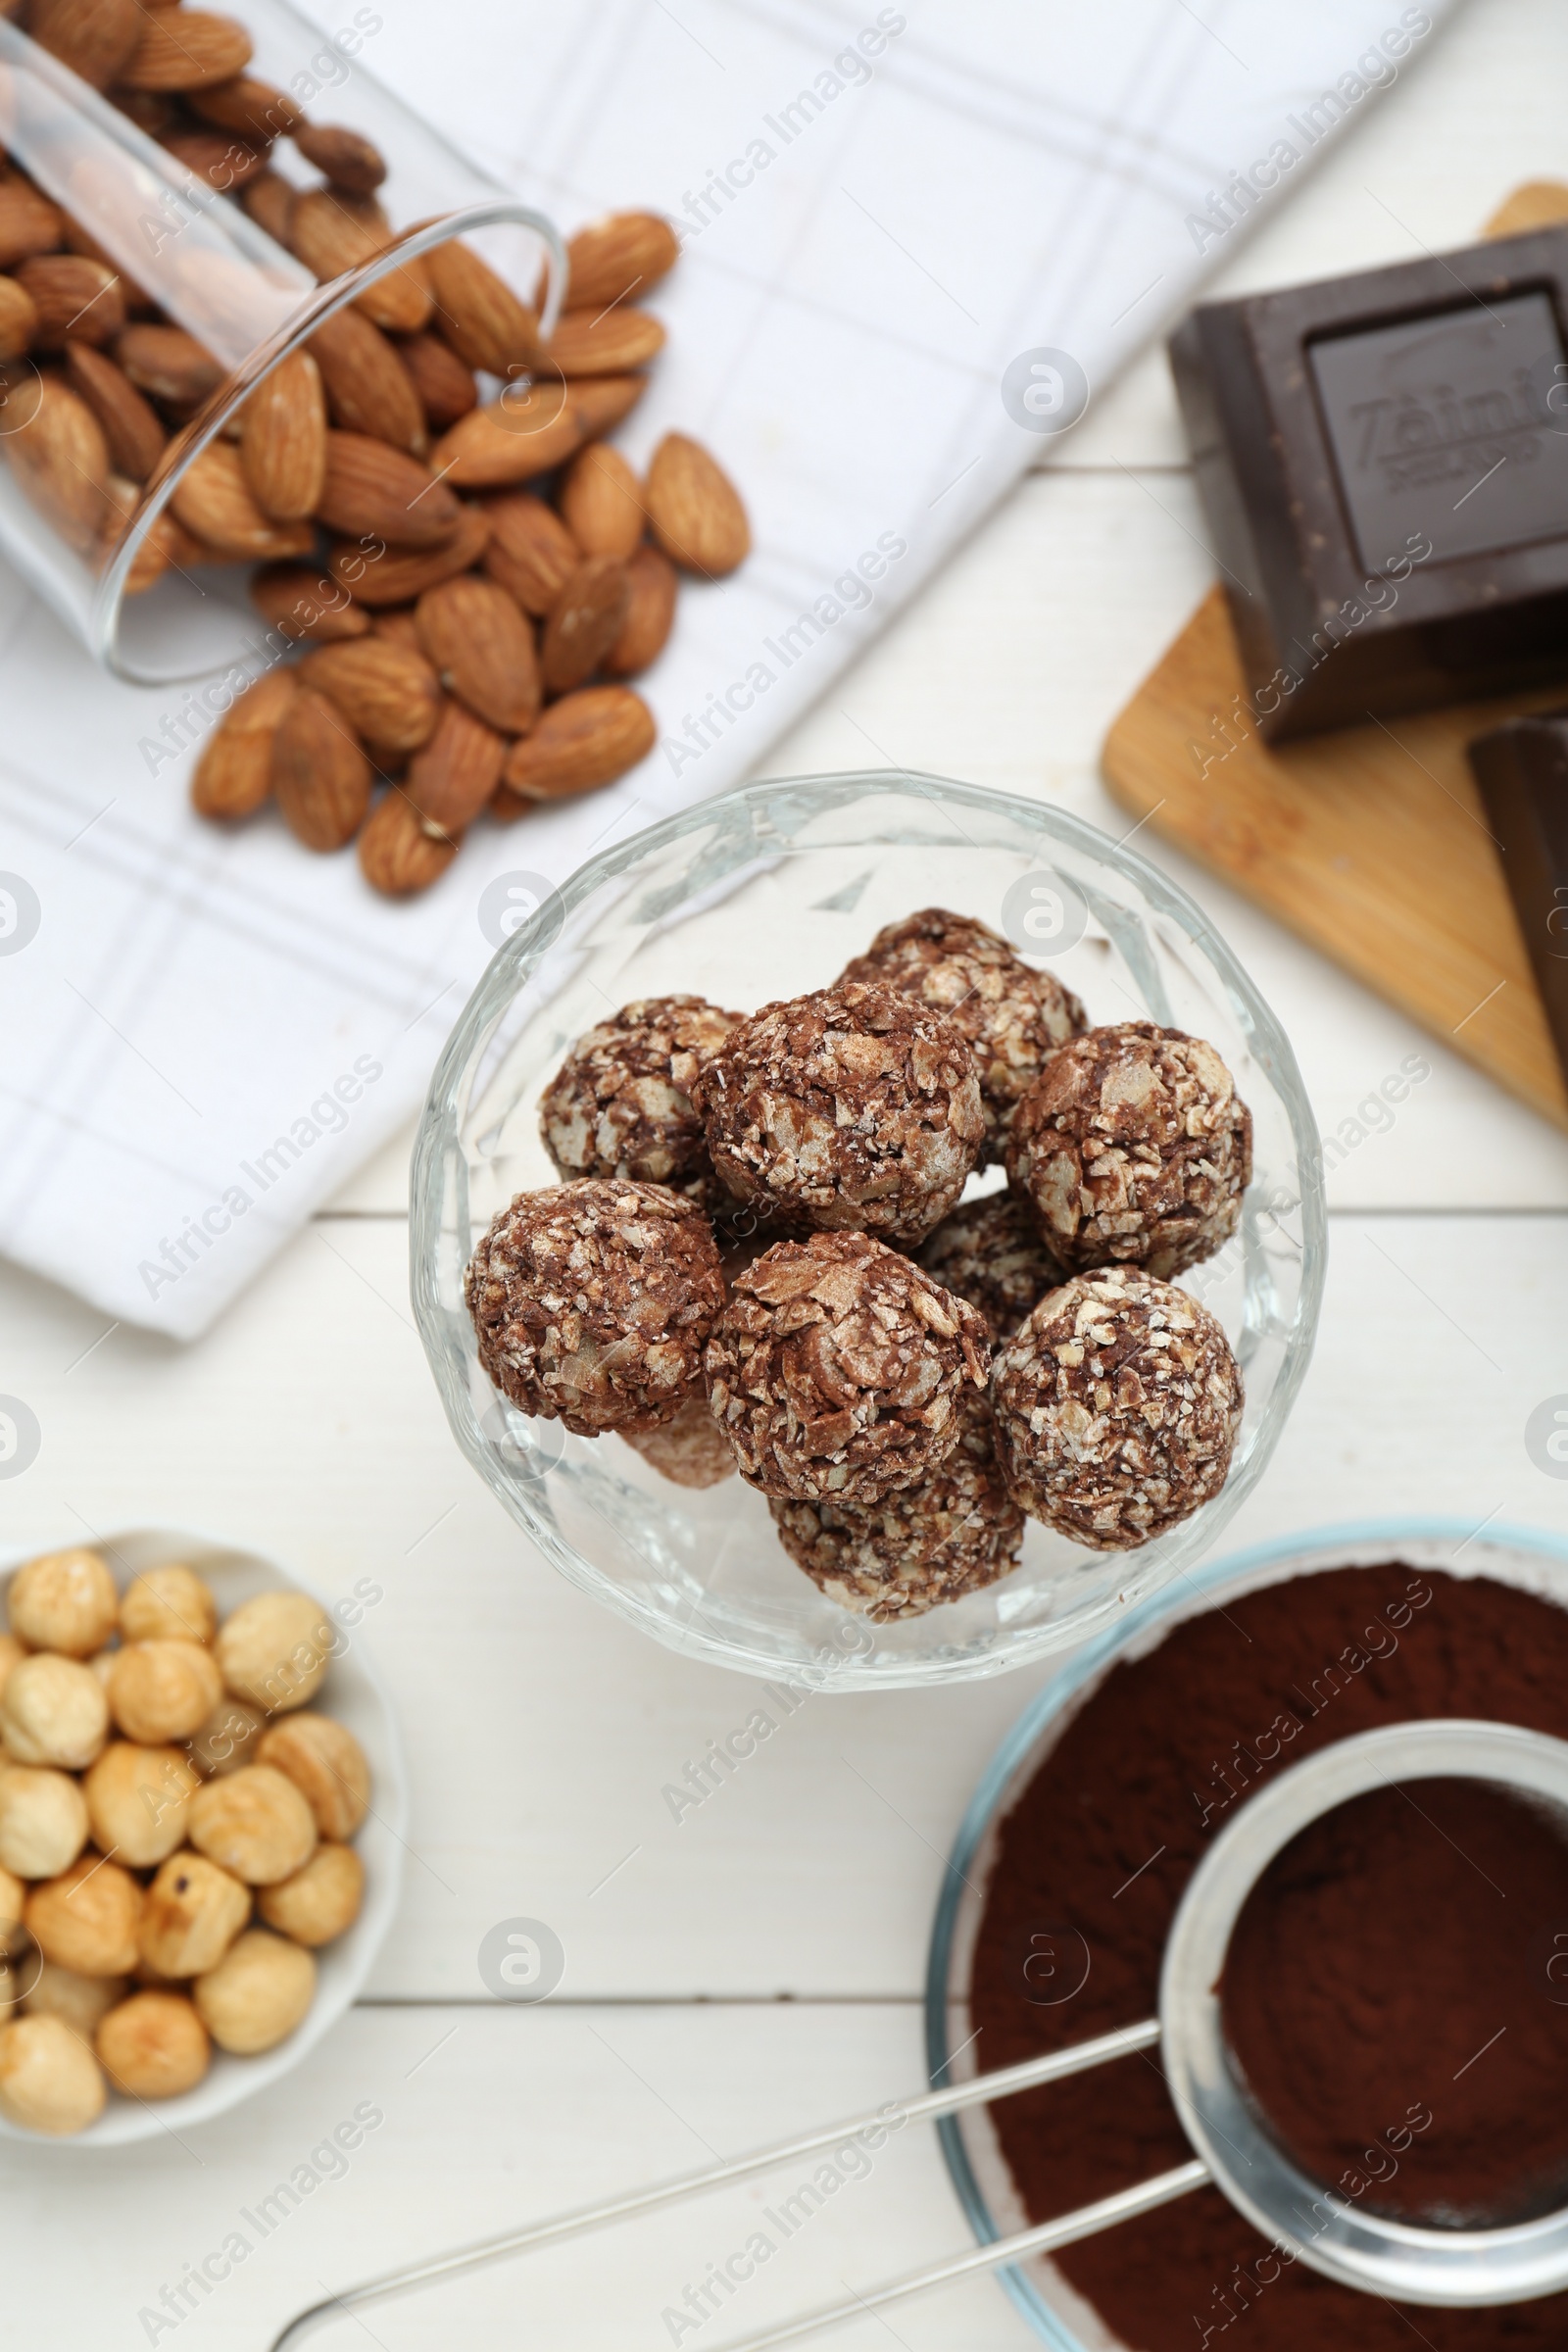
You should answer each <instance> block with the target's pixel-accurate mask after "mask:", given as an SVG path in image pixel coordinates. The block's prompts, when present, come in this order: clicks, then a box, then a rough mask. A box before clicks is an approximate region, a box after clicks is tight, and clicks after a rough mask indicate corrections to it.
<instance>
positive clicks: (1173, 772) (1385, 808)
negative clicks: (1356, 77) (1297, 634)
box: [1102, 180, 1568, 1129]
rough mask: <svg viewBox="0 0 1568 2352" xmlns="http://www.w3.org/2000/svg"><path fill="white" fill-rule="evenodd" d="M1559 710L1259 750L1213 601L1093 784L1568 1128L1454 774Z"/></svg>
mask: <svg viewBox="0 0 1568 2352" xmlns="http://www.w3.org/2000/svg"><path fill="white" fill-rule="evenodd" d="M1560 220H1568V187H1565V186H1559V185H1557V184H1556V183H1555V182H1552V181H1544V180H1538V181H1533V182H1532V183H1531V184H1530V185H1529V186H1527V187H1523V188H1519V189H1516V190H1515V192H1514V194H1513V195H1512V196H1510V197H1509V199H1508V201H1507V203H1506V204H1504V205H1503V206H1502V207H1501V208H1500V209H1499V211H1498V212H1496V213H1495V215H1494V216H1493V218H1492V220H1491V221H1489V222H1488V224H1487V233H1488V234H1489V235H1491V236H1507V235H1511V234H1513V233H1514V232H1515V231H1517V230H1519V229H1524V228H1532V227H1538V226H1540V225H1542V224H1543V223H1544V222H1545V221H1560ZM1564 701H1568V688H1565V687H1564V686H1563V685H1558V686H1556V687H1552V688H1547V689H1544V690H1543V691H1542V692H1540V693H1537V694H1533V695H1531V694H1520V695H1511V696H1509V697H1507V698H1506V699H1505V700H1501V701H1496V702H1486V703H1470V704H1465V705H1462V706H1461V705H1449V706H1448V707H1447V708H1446V709H1444V710H1441V711H1416V712H1414V713H1409V712H1407V713H1405V714H1404V715H1403V716H1401V717H1398V718H1396V719H1393V720H1392V721H1390V722H1389V724H1388V725H1387V726H1380V725H1377V724H1373V725H1369V726H1365V727H1348V728H1342V729H1336V731H1335V732H1334V733H1332V734H1329V735H1317V736H1312V737H1309V738H1307V739H1306V740H1304V741H1301V742H1297V743H1287V744H1281V745H1279V746H1278V747H1276V748H1270V747H1269V746H1268V745H1266V744H1264V743H1262V742H1260V741H1259V739H1258V737H1257V735H1256V733H1255V732H1254V731H1253V730H1252V729H1251V728H1250V727H1247V726H1244V725H1242V724H1239V723H1238V722H1237V720H1236V717H1235V713H1237V712H1238V711H1245V710H1246V692H1245V683H1244V679H1243V675H1242V667H1241V662H1240V659H1239V657H1238V654H1237V650H1236V641H1235V637H1234V635H1233V634H1232V630H1231V625H1230V619H1229V615H1228V613H1227V611H1226V605H1225V597H1224V592H1223V590H1221V589H1218V588H1215V589H1213V590H1211V591H1210V593H1209V594H1208V595H1207V596H1206V597H1205V598H1204V600H1203V602H1202V603H1201V605H1200V606H1199V608H1198V611H1197V612H1196V613H1194V615H1193V617H1192V619H1191V620H1190V621H1189V622H1188V624H1187V626H1186V628H1185V629H1183V631H1182V633H1181V635H1180V636H1179V637H1178V638H1177V639H1176V641H1175V643H1174V644H1173V645H1172V646H1171V647H1170V648H1169V650H1168V652H1167V653H1166V654H1165V655H1164V657H1163V659H1162V660H1161V661H1160V662H1159V663H1158V665H1157V667H1156V668H1155V669H1154V670H1152V672H1151V674H1150V675H1149V676H1148V677H1147V678H1146V679H1145V680H1144V683H1143V684H1142V686H1140V688H1139V689H1138V692H1137V693H1136V694H1135V695H1134V697H1133V699H1132V701H1131V702H1130V703H1129V704H1128V705H1127V708H1126V709H1125V711H1122V712H1121V714H1120V715H1119V717H1118V718H1117V719H1116V720H1115V722H1114V724H1113V725H1112V727H1111V730H1110V733H1109V734H1108V735H1107V736H1106V738H1105V744H1104V749H1103V753H1102V768H1103V774H1104V778H1105V782H1106V784H1107V785H1108V786H1109V788H1110V791H1111V792H1112V794H1113V795H1114V796H1115V798H1116V799H1117V800H1118V801H1119V802H1120V803H1121V805H1122V806H1123V808H1125V809H1130V810H1131V811H1132V813H1133V814H1134V815H1135V816H1137V817H1139V818H1141V819H1143V820H1144V821H1145V822H1146V823H1147V825H1148V827H1149V829H1150V831H1152V832H1154V833H1159V834H1161V835H1163V837H1164V838H1165V839H1166V840H1167V841H1170V842H1174V843H1175V844H1176V846H1177V847H1178V848H1180V849H1183V850H1185V851H1187V852H1188V853H1189V854H1190V855H1191V856H1192V857H1194V858H1199V859H1201V862H1202V863H1203V864H1204V865H1206V866H1209V867H1210V868H1212V870H1213V871H1214V872H1215V873H1218V874H1220V875H1222V876H1223V877H1224V878H1225V880H1226V881H1228V882H1231V883H1233V884H1234V885H1235V887H1236V888H1237V889H1238V890H1241V891H1244V892H1245V893H1246V894H1247V896H1248V897H1249V898H1250V899H1253V900H1255V901H1256V903H1257V904H1258V905H1259V906H1260V907H1264V908H1266V910H1267V911H1268V912H1269V913H1270V914H1272V915H1276V916H1277V917H1278V918H1279V920H1280V921H1281V922H1283V923H1286V924H1288V925H1289V926H1290V928H1291V929H1292V930H1293V931H1297V932H1299V934H1300V936H1301V937H1302V938H1303V939H1305V940H1307V941H1308V942H1309V943H1310V944H1311V946H1313V947H1315V948H1318V949H1321V951H1322V952H1323V954H1324V955H1326V956H1332V957H1333V959H1334V961H1335V962H1336V963H1339V964H1343V965H1344V966H1345V968H1346V969H1347V970H1348V971H1350V972H1353V973H1354V974H1355V976H1356V978H1357V979H1358V980H1363V981H1365V983H1366V985H1367V986H1368V987H1369V988H1373V989H1375V990H1376V991H1377V992H1378V994H1379V995H1380V996H1383V997H1387V998H1388V999H1389V1001H1390V1002H1391V1003H1392V1004H1395V1005H1398V1006H1399V1008H1400V1010H1401V1011H1403V1012H1407V1013H1409V1014H1410V1016H1411V1018H1412V1019H1414V1020H1417V1021H1419V1022H1420V1023H1421V1025H1422V1026H1423V1027H1424V1028H1427V1029H1430V1030H1432V1031H1433V1032H1434V1034H1435V1035H1437V1036H1438V1037H1440V1038H1442V1039H1443V1040H1444V1041H1445V1043H1446V1044H1448V1045H1451V1046H1452V1047H1453V1048H1454V1050H1455V1051H1456V1052H1457V1053H1460V1054H1465V1055H1466V1056H1467V1058H1468V1059H1469V1060H1471V1061H1473V1062H1475V1063H1476V1064H1477V1066H1478V1067H1479V1068H1481V1069H1484V1070H1486V1071H1487V1072H1488V1073H1489V1074H1490V1075H1491V1076H1492V1077H1494V1078H1495V1079H1497V1080H1498V1081H1499V1083H1500V1084H1501V1085H1503V1086H1506V1087H1507V1088H1509V1089H1510V1090H1511V1092H1512V1093H1514V1094H1516V1095H1518V1096H1519V1097H1521V1099H1522V1100H1523V1101H1524V1102H1526V1103H1529V1104H1530V1105H1531V1107H1532V1109H1534V1110H1539V1111H1540V1112H1541V1113H1542V1115H1543V1117H1544V1118H1547V1119H1550V1120H1551V1121H1552V1122H1553V1124H1554V1125H1556V1126H1558V1127H1561V1128H1564V1129H1568V1086H1565V1085H1564V1080H1563V1074H1562V1071H1561V1070H1560V1069H1559V1067H1558V1064H1557V1056H1556V1054H1555V1052H1554V1050H1553V1048H1552V1043H1551V1037H1550V1034H1549V1032H1548V1030H1547V1027H1546V1020H1545V1015H1544V1012H1543V1010H1542V1007H1541V999H1540V997H1539V996H1538V994H1537V991H1536V984H1535V981H1534V979H1533V978H1532V976H1531V971H1530V964H1529V959H1528V957H1527V956H1526V954H1525V946H1524V941H1523V939H1522V937H1521V936H1520V931H1519V926H1518V923H1517V921H1516V920H1515V918H1514V911H1513V906H1512V903H1511V901H1510V900H1509V897H1508V892H1507V888H1506V885H1505V884H1504V882H1503V878H1502V867H1501V861H1500V858H1499V856H1498V852H1497V849H1496V847H1495V842H1494V840H1493V837H1492V834H1491V833H1490V831H1489V829H1488V827H1487V823H1486V819H1485V814H1484V812H1483V810H1482V808H1481V804H1480V799H1479V796H1478V794H1477V792H1476V788H1475V786H1474V784H1473V783H1472V781H1471V778H1470V770H1469V768H1468V766H1467V764H1466V761H1465V746H1466V744H1468V743H1469V742H1470V741H1471V740H1472V739H1473V738H1474V737H1475V736H1477V735H1479V734H1481V733H1482V732H1483V730H1484V729H1485V728H1487V727H1489V726H1493V725H1495V724H1496V722H1497V721H1498V720H1499V719H1501V718H1506V717H1508V716H1510V715H1511V714H1512V713H1514V712H1516V711H1544V710H1549V709H1550V708H1551V707H1552V706H1553V705H1554V704H1561V703H1563V702H1564Z"/></svg>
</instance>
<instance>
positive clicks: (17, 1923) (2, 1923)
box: [0, 1870, 27, 1959]
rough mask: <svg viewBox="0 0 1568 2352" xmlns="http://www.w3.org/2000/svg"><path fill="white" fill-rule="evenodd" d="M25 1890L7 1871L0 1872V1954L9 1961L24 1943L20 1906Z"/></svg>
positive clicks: (25, 1897)
mask: <svg viewBox="0 0 1568 2352" xmlns="http://www.w3.org/2000/svg"><path fill="white" fill-rule="evenodd" d="M26 1899H27V1889H26V1888H25V1887H24V1885H23V1884H22V1881H21V1880H20V1879H19V1878H17V1877H16V1876H15V1875H14V1873H13V1872H11V1871H9V1870H0V1952H4V1953H5V1954H6V1956H7V1958H8V1959H9V1958H10V1957H11V1955H12V1954H13V1953H15V1952H16V1951H17V1950H18V1949H19V1948H20V1947H21V1945H22V1943H23V1941H24V1936H23V1927H22V1906H23V1904H24V1903H25V1901H26Z"/></svg>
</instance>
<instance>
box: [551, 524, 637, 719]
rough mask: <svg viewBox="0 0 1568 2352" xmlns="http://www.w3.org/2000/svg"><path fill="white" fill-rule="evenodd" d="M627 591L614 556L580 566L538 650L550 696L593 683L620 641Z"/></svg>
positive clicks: (558, 602)
mask: <svg viewBox="0 0 1568 2352" xmlns="http://www.w3.org/2000/svg"><path fill="white" fill-rule="evenodd" d="M629 596H630V591H629V589H628V587H627V584H626V566H625V564H622V563H621V562H620V560H619V558H618V557H616V556H590V557H589V558H588V559H587V561H586V563H582V564H578V566H577V568H576V570H575V571H574V572H572V573H571V574H570V575H569V576H568V578H567V580H566V582H565V585H564V587H563V589H562V591H561V594H560V595H559V596H558V597H557V599H556V601H555V603H554V604H553V605H552V606H551V608H550V612H549V615H548V617H547V618H546V621H545V630H544V637H543V640H542V642H541V644H540V647H539V674H540V676H541V677H542V678H543V680H544V682H545V685H546V687H547V688H548V689H549V691H550V693H552V694H562V693H564V692H565V690H566V689H567V688H568V687H571V686H580V685H581V684H582V682H583V680H584V678H589V677H592V675H593V673H594V671H595V670H596V669H597V668H598V667H599V664H600V662H602V661H603V659H604V657H605V655H606V654H608V653H609V651H610V649H611V647H612V646H613V644H614V642H615V640H616V638H617V637H618V636H619V635H620V630H621V623H622V622H623V621H624V620H625V617H626V606H627V602H628V600H629Z"/></svg>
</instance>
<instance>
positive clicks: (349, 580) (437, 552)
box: [326, 507, 490, 606]
mask: <svg viewBox="0 0 1568 2352" xmlns="http://www.w3.org/2000/svg"><path fill="white" fill-rule="evenodd" d="M489 536H490V524H489V520H488V517H487V516H486V515H483V514H481V513H480V512H479V510H478V508H476V507H465V508H464V509H463V511H462V515H461V516H460V518H459V522H458V527H457V529H456V530H455V531H454V532H453V534H452V537H451V538H450V539H449V540H448V541H447V543H446V545H445V547H434V548H431V549H429V550H428V551H427V552H423V553H419V552H415V551H413V550H410V551H405V550H404V549H402V548H398V549H384V550H383V551H382V552H381V553H380V554H379V555H372V554H368V553H367V551H366V550H365V549H364V548H363V547H361V546H360V544H359V542H358V541H357V540H353V539H340V540H339V541H338V542H337V544H336V546H335V547H334V548H333V549H332V552H331V554H330V556H329V557H328V558H327V565H326V567H327V570H328V571H329V572H330V573H331V575H332V577H333V579H334V580H339V581H341V582H342V584H343V586H344V587H345V588H347V589H348V590H349V592H350V594H351V595H352V596H353V597H354V598H355V600H356V602H357V603H359V604H362V605H375V606H380V605H406V604H407V603H408V602H409V601H410V599H411V598H412V597H416V596H422V595H423V593H424V591H425V589H426V588H433V587H434V586H435V585H436V583H437V581H438V580H450V579H452V578H453V577H454V576H455V574H456V573H458V572H460V571H466V570H467V569H468V567H469V566H470V564H477V563H478V561H479V558H480V557H481V556H482V555H483V554H484V550H485V542H486V541H487V540H488V538H489Z"/></svg>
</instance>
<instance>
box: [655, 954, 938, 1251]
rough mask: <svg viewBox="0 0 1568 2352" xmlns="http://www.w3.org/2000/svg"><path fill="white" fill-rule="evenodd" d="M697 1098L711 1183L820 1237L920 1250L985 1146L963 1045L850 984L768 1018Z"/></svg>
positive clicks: (882, 995)
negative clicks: (851, 1236)
mask: <svg viewBox="0 0 1568 2352" xmlns="http://www.w3.org/2000/svg"><path fill="white" fill-rule="evenodd" d="M697 1089H698V1091H697V1098H696V1099H697V1102H698V1103H699V1106H700V1108H701V1110H702V1112H703V1116H704V1120H705V1122H706V1125H707V1129H708V1148H709V1152H711V1156H712V1162H713V1167H714V1170H715V1172H716V1174H717V1176H718V1180H719V1182H720V1183H721V1184H722V1185H723V1186H724V1187H725V1188H726V1190H727V1191H729V1192H731V1193H733V1194H735V1195H736V1196H737V1197H738V1198H739V1199H740V1200H742V1201H751V1202H752V1203H753V1204H754V1205H755V1206H757V1207H758V1208H761V1207H764V1206H765V1207H768V1208H770V1209H772V1210H773V1211H774V1212H775V1213H776V1214H778V1215H780V1216H782V1217H785V1218H792V1217H793V1218H794V1219H796V1220H797V1221H798V1222H800V1223H802V1224H805V1225H809V1226H810V1227H812V1228H814V1229H815V1230H817V1231H819V1232H852V1231H853V1232H865V1233H875V1234H878V1235H881V1236H882V1237H883V1238H884V1239H885V1240H888V1241H893V1242H917V1241H920V1240H921V1239H922V1238H923V1237H924V1236H925V1235H926V1234H927V1233H929V1232H930V1230H931V1228H932V1226H933V1225H935V1224H937V1223H938V1222H939V1221H940V1219H941V1218H943V1217H945V1216H946V1215H947V1213H948V1210H949V1209H950V1208H952V1207H954V1206H955V1205H956V1201H957V1200H958V1196H959V1194H960V1193H961V1192H962V1191H963V1186H964V1180H965V1178H966V1177H967V1176H968V1173H969V1170H970V1169H971V1168H972V1167H973V1166H974V1164H975V1161H976V1159H977V1158H978V1157H979V1154H980V1148H981V1145H982V1144H983V1142H984V1141H985V1117H984V1113H983V1111H982V1108H981V1103H980V1082H979V1078H978V1076H977V1075H976V1071H975V1063H974V1056H973V1054H971V1053H970V1051H969V1048H968V1045H967V1044H966V1043H965V1041H964V1038H963V1036H962V1034H961V1033H960V1031H959V1030H958V1029H957V1028H956V1026H955V1024H954V1023H953V1022H952V1021H950V1020H948V1019H947V1018H946V1017H945V1016H944V1015H943V1014H941V1013H936V1012H932V1011H930V1010H928V1009H927V1007H926V1006H925V1005H921V1004H920V1003H919V1002H918V1000H917V999H915V998H913V997H907V996H903V995H901V994H900V993H899V991H898V990H897V989H892V988H881V987H877V988H872V987H867V986H865V985H863V984H862V983H860V982H858V981H850V982H847V983H845V984H844V985H843V986H841V987H838V988H824V989H819V990H817V992H816V994H815V995H814V996H809V997H796V998H794V999H792V1000H791V1002H789V1003H788V1004H779V1005H763V1006H762V1009H761V1011H760V1012H758V1013H754V1014H753V1016H752V1018H751V1019H750V1020H747V1021H742V1022H741V1023H740V1024H739V1025H738V1027H736V1028H734V1029H732V1030H731V1031H730V1033H729V1035H728V1037H727V1038H726V1039H725V1040H724V1043H723V1045H722V1046H721V1047H720V1048H719V1050H718V1052H717V1053H716V1054H714V1055H713V1056H712V1058H711V1060H710V1061H709V1062H707V1063H706V1064H705V1065H704V1068H703V1069H702V1071H701V1072H700V1074H699V1077H698V1081H697Z"/></svg>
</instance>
